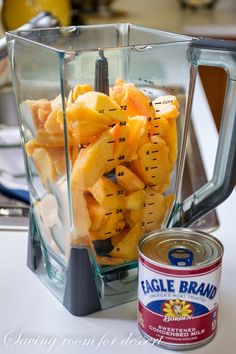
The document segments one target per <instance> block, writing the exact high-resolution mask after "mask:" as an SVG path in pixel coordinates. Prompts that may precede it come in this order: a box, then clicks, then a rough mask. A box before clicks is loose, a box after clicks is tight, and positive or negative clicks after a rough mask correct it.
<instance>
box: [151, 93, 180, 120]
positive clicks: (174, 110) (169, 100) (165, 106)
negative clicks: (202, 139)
mask: <svg viewBox="0 0 236 354" xmlns="http://www.w3.org/2000/svg"><path fill="white" fill-rule="evenodd" d="M152 103H153V107H154V109H155V112H156V117H163V118H173V119H175V118H177V117H178V116H179V110H178V109H179V103H178V100H177V98H176V97H175V96H172V95H167V96H159V97H157V98H156V99H155V100H154V101H153V102H152Z"/></svg>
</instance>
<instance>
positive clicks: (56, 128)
mask: <svg viewBox="0 0 236 354" xmlns="http://www.w3.org/2000/svg"><path fill="white" fill-rule="evenodd" d="M57 115H58V111H52V112H51V113H50V114H49V115H48V118H47V121H46V122H45V124H44V129H45V130H46V132H47V133H49V134H63V124H62V125H61V124H60V123H59V122H58V118H57Z"/></svg>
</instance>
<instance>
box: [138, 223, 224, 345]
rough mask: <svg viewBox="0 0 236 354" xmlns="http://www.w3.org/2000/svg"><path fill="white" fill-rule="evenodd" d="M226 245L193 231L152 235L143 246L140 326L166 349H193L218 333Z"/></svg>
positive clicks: (140, 266)
mask: <svg viewBox="0 0 236 354" xmlns="http://www.w3.org/2000/svg"><path fill="white" fill-rule="evenodd" d="M222 255H223V246H222V244H221V243H220V242H219V241H218V240H217V239H216V238H214V237H213V236H211V235H208V234H206V233H203V232H200V231H195V230H189V229H178V228H176V229H174V228H173V229H165V230H161V231H159V232H152V233H150V234H148V235H147V236H146V237H145V238H143V239H142V240H141V241H140V243H139V281H138V325H139V329H140V331H141V333H142V334H143V335H144V336H145V337H146V338H147V339H149V340H150V341H152V342H154V343H155V344H157V345H160V346H162V347H165V348H168V349H174V350H183V349H193V348H195V347H198V346H202V345H204V344H206V343H207V342H209V341H210V340H211V339H212V338H213V336H214V334H215V333H216V327H217V311H218V300H219V283H220V275H221V261H222Z"/></svg>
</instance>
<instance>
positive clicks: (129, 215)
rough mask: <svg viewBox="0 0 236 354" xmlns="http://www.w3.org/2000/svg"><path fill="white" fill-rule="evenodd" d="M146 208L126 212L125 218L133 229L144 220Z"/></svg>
mask: <svg viewBox="0 0 236 354" xmlns="http://www.w3.org/2000/svg"><path fill="white" fill-rule="evenodd" d="M143 213H144V208H143V207H141V208H139V209H130V210H125V212H124V216H125V221H126V222H127V224H128V225H129V226H130V227H133V226H134V225H135V224H137V222H142V220H143Z"/></svg>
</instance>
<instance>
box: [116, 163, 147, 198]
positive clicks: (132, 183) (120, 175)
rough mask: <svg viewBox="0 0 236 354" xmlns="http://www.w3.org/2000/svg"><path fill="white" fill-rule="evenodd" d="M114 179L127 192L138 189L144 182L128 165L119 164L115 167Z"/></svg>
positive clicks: (142, 186)
mask: <svg viewBox="0 0 236 354" xmlns="http://www.w3.org/2000/svg"><path fill="white" fill-rule="evenodd" d="M116 180H117V183H118V184H119V186H120V187H122V188H124V189H125V191H126V192H127V193H132V192H136V191H139V190H141V189H143V188H144V187H145V184H144V183H143V182H142V181H141V179H140V178H139V177H137V176H136V174H135V173H134V172H132V171H131V170H130V169H129V168H128V167H126V166H123V165H119V166H117V167H116Z"/></svg>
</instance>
